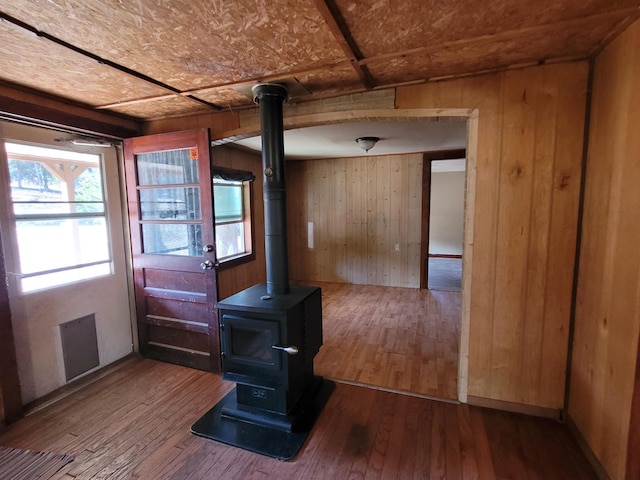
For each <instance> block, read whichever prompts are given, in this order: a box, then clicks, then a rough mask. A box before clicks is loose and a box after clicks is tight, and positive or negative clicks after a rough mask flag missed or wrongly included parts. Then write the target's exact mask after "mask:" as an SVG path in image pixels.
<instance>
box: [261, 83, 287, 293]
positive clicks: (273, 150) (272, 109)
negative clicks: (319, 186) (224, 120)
mask: <svg viewBox="0 0 640 480" xmlns="http://www.w3.org/2000/svg"><path fill="white" fill-rule="evenodd" d="M252 91H253V101H254V102H255V103H257V104H258V105H259V106H260V128H261V132H262V174H263V176H262V181H263V192H264V234H265V257H266V270H267V294H269V295H286V294H288V293H289V261H288V253H287V202H286V192H285V175H284V122H283V114H282V104H283V103H284V101H285V100H286V99H287V96H288V92H287V89H286V87H284V86H283V85H279V84H273V83H260V84H258V85H255V86H254V87H253V88H252Z"/></svg>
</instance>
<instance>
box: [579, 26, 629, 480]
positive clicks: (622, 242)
mask: <svg viewBox="0 0 640 480" xmlns="http://www.w3.org/2000/svg"><path fill="white" fill-rule="evenodd" d="M638 44H640V21H636V23H635V24H633V25H632V26H631V27H630V28H629V29H628V30H627V31H626V32H624V33H623V34H622V35H621V36H620V37H618V38H617V39H616V40H615V41H614V42H612V43H611V44H610V45H609V46H608V47H607V48H606V49H605V50H604V51H603V52H602V53H601V54H600V55H599V56H598V57H597V58H596V61H595V69H594V85H593V97H592V110H591V127H590V138H589V146H588V161H587V170H586V180H585V202H584V216H583V230H582V243H581V252H580V253H581V254H580V266H579V276H578V290H577V304H576V319H575V333H574V347H573V357H572V363H571V381H570V391H569V414H570V416H571V418H572V420H573V421H574V422H575V424H576V426H577V427H578V429H579V430H580V432H581V433H582V435H583V436H584V438H585V440H586V441H587V443H588V444H589V446H590V448H591V449H592V451H593V452H594V453H595V455H596V456H597V458H598V459H599V461H600V462H601V463H602V465H603V466H604V468H605V469H606V470H607V473H608V474H609V475H610V476H611V478H613V479H622V478H625V471H626V469H627V462H628V458H629V459H630V460H629V465H631V464H632V463H633V461H634V460H633V459H634V458H635V459H636V460H635V462H636V464H635V465H636V467H637V465H638V461H637V458H638V452H637V445H636V446H635V448H636V450H635V451H630V452H628V448H629V441H630V440H629V439H630V432H633V431H634V430H635V431H637V430H638V428H640V426H639V425H638V423H637V420H636V423H635V424H633V425H631V426H630V419H631V417H632V412H631V410H632V405H633V403H632V399H633V391H634V385H635V381H636V378H637V377H636V375H637V373H636V368H637V367H636V366H637V360H638V336H639V334H640V251H639V250H638V245H640V226H639V224H638V212H640V195H638V185H640V161H639V158H640V136H638V131H637V128H638V125H640V113H639V112H640V94H639V92H638V78H640V54H639V53H638V48H637V46H638ZM636 408H637V407H636ZM638 413H639V412H634V414H635V415H634V418H636V419H637V418H638V416H637V414H638ZM631 438H633V437H631ZM628 453H629V455H628ZM628 472H633V469H630V470H628ZM628 472H627V473H628ZM626 478H635V477H629V476H628V477H626Z"/></svg>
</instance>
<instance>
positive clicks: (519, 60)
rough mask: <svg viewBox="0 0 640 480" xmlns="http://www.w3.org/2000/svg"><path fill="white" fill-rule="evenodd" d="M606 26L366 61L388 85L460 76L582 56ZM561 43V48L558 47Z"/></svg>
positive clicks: (548, 31)
mask: <svg viewBox="0 0 640 480" xmlns="http://www.w3.org/2000/svg"><path fill="white" fill-rule="evenodd" d="M608 29H609V26H607V25H597V24H595V25H584V28H582V29H577V30H567V29H564V28H562V27H561V26H558V27H556V28H554V29H547V30H545V32H544V34H541V35H536V36H532V35H527V36H519V37H516V38H503V39H500V40H498V41H487V40H485V41H482V42H473V43H466V44H464V43H460V44H452V45H450V46H448V47H447V48H438V49H434V50H432V51H425V52H424V53H420V54H415V55H408V56H405V57H397V58H391V59H389V58H386V59H385V58H380V59H379V60H375V61H370V62H367V63H366V66H367V68H368V69H369V71H370V72H371V74H372V76H373V77H374V79H375V81H376V82H378V83H381V84H385V83H386V84H388V83H391V82H393V81H397V80H398V72H402V75H403V78H402V81H404V82H412V81H420V80H428V79H430V78H434V77H442V76H460V75H464V74H465V72H466V73H467V74H471V73H478V72H483V71H491V70H499V69H504V68H509V67H514V66H518V65H526V64H530V63H541V62H545V61H548V60H550V59H551V60H559V59H563V60H571V59H577V58H583V57H584V53H583V54H582V55H579V54H576V52H588V51H590V49H592V48H593V47H594V45H595V44H596V43H597V39H598V38H601V37H602V36H603V35H605V34H606V32H607V31H608ZM559 46H561V47H559Z"/></svg>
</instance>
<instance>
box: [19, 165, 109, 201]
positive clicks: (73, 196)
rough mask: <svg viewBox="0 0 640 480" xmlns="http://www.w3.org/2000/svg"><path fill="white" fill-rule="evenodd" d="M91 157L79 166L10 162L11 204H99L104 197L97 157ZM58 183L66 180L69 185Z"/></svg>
mask: <svg viewBox="0 0 640 480" xmlns="http://www.w3.org/2000/svg"><path fill="white" fill-rule="evenodd" d="M91 157H93V158H92V159H91V161H89V160H86V161H82V162H81V161H77V160H63V159H50V158H38V159H37V160H16V159H11V158H10V159H9V175H10V177H11V199H12V200H13V201H14V202H54V201H58V202H68V201H76V202H95V201H97V202H102V201H103V199H104V196H103V193H102V179H101V177H100V168H99V160H100V157H98V156H97V155H91ZM34 158H35V157H34ZM45 165H46V167H45ZM51 171H53V172H55V173H56V175H53V174H52V173H51ZM61 179H64V180H67V181H68V183H65V182H64V181H61ZM78 211H83V210H78Z"/></svg>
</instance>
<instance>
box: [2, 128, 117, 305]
mask: <svg viewBox="0 0 640 480" xmlns="http://www.w3.org/2000/svg"><path fill="white" fill-rule="evenodd" d="M7 144H14V145H25V146H27V147H38V148H43V149H49V150H60V151H63V152H72V153H81V154H89V155H94V156H96V157H97V164H96V165H95V166H94V168H98V170H99V175H100V189H101V197H102V199H101V200H100V201H98V200H91V201H84V202H83V201H76V200H75V199H74V200H68V201H66V202H60V201H57V200H55V201H52V202H43V203H68V204H74V203H80V204H84V203H100V204H101V205H102V211H101V212H77V211H76V212H57V213H50V214H42V213H41V214H36V215H30V214H18V213H16V212H15V204H16V203H18V204H20V203H25V202H21V201H18V202H14V200H13V195H12V193H11V190H12V187H11V174H10V172H9V169H10V162H11V161H12V160H15V161H29V162H35V163H38V164H39V165H41V166H42V167H43V168H44V169H45V170H49V169H48V168H47V166H46V160H49V161H50V160H54V161H60V162H69V163H73V160H65V159H59V158H55V159H51V158H48V157H45V156H43V157H40V156H38V155H32V154H24V153H9V152H8V151H7V150H6V145H7ZM2 147H3V149H5V152H4V155H5V159H6V168H7V172H6V173H7V182H8V184H7V185H6V189H7V197H8V198H7V200H8V202H9V204H8V212H7V213H8V215H9V218H8V221H9V222H10V224H11V227H10V228H11V231H12V234H11V235H12V237H13V238H12V243H13V244H14V247H13V249H14V250H15V253H16V258H15V261H14V264H13V270H14V272H15V273H14V276H15V277H16V280H17V282H16V287H17V292H18V293H19V295H31V294H34V293H38V292H46V291H51V290H54V289H57V288H63V287H65V286H69V285H73V284H77V283H83V282H91V281H94V280H96V279H99V278H104V277H108V276H113V275H114V258H113V245H112V238H111V234H110V230H111V226H110V215H109V206H108V201H107V191H106V177H105V158H104V155H102V154H101V153H98V152H95V151H83V149H77V148H60V147H57V146H55V145H51V144H48V143H39V142H31V141H23V140H18V139H13V138H9V137H7V138H4V139H3V142H2ZM89 168H90V167H89ZM49 171H50V170H49ZM54 176H55V175H54ZM73 181H75V179H74V180H73ZM30 203H38V202H30ZM91 218H97V219H103V220H104V225H105V231H106V237H105V241H106V244H107V256H108V257H107V259H106V260H100V261H94V262H89V263H75V264H73V265H69V266H64V267H57V268H52V269H48V270H42V271H38V272H31V273H24V272H23V271H22V266H21V264H20V259H19V258H20V251H21V245H20V241H19V239H18V223H19V222H21V221H29V220H34V221H43V220H52V221H56V220H83V219H91ZM99 265H106V266H107V268H108V273H101V274H93V275H90V276H80V277H79V278H74V279H72V280H69V281H65V282H61V283H54V284H50V285H47V286H44V287H38V288H32V289H27V290H25V288H24V285H23V283H22V280H23V279H31V278H37V277H46V276H47V275H51V274H56V273H60V272H73V271H74V270H80V271H82V270H83V269H85V268H91V267H93V266H99Z"/></svg>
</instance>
